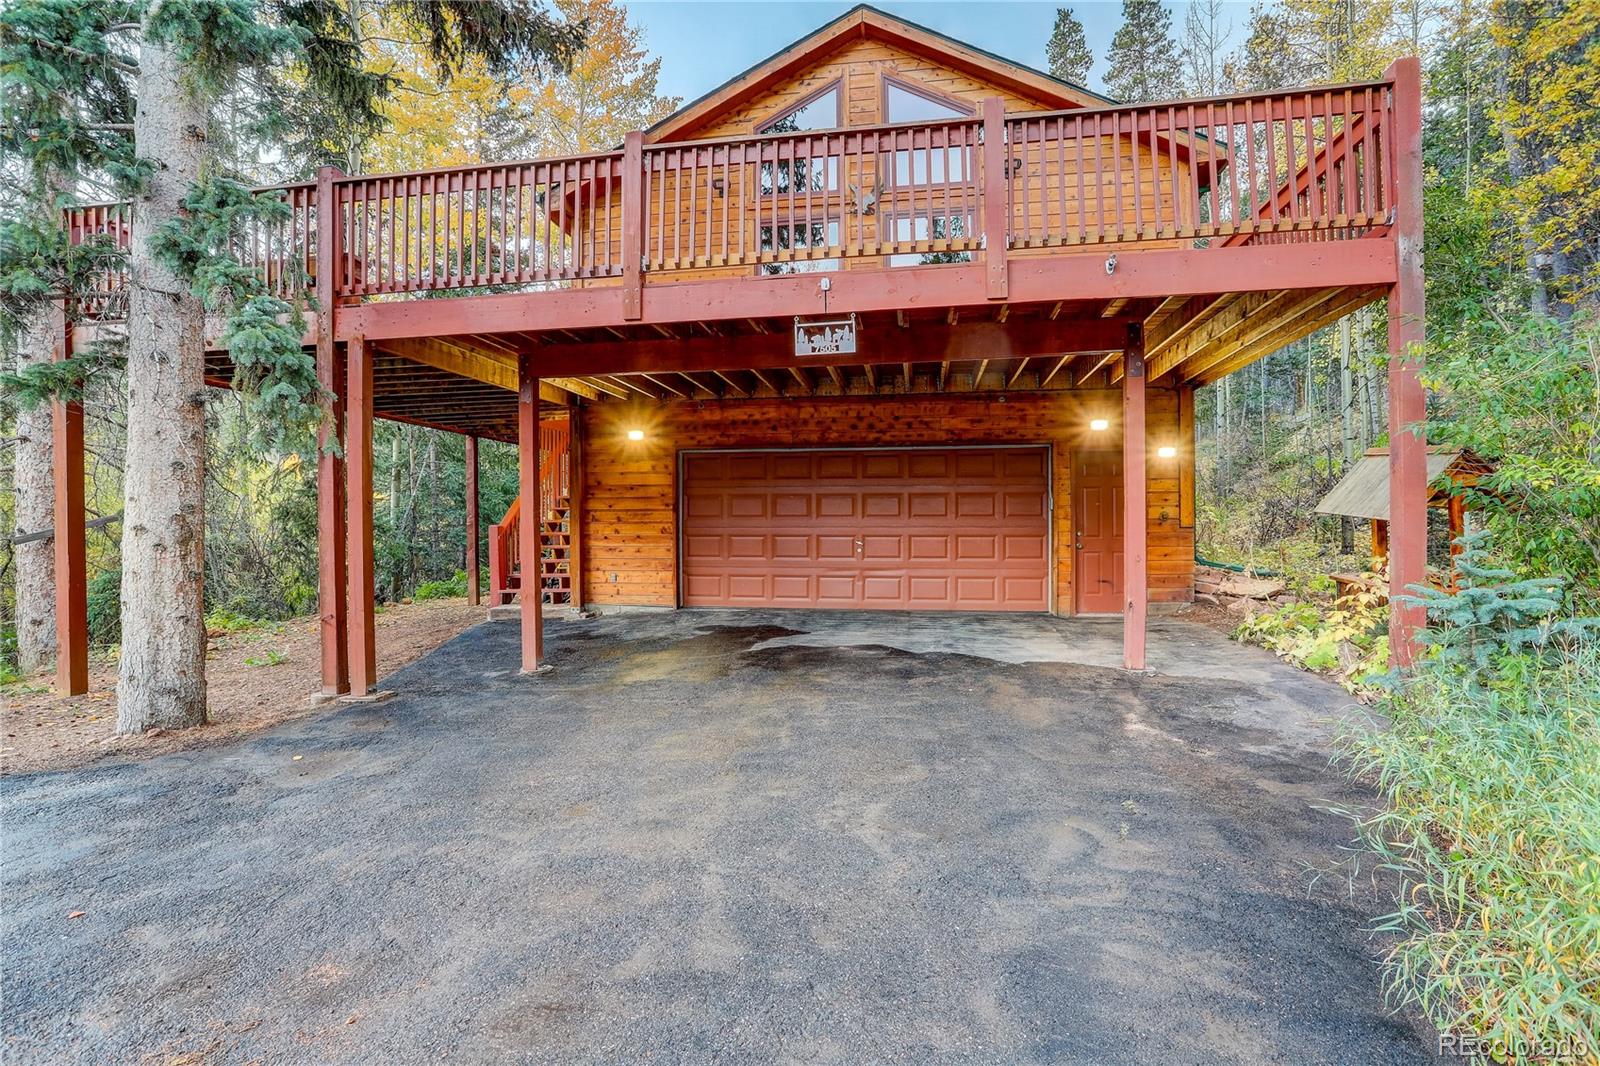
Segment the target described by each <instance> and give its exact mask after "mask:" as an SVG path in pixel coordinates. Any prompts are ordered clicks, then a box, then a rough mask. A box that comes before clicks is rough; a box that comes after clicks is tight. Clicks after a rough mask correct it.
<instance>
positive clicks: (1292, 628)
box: [1233, 592, 1389, 695]
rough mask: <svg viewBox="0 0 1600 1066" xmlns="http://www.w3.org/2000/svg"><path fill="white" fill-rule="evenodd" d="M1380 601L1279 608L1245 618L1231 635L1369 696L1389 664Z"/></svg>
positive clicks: (1360, 597) (1364, 598) (1358, 598)
mask: <svg viewBox="0 0 1600 1066" xmlns="http://www.w3.org/2000/svg"><path fill="white" fill-rule="evenodd" d="M1380 599H1381V597H1379V596H1378V595H1376V594H1374V593H1370V592H1364V593H1358V594H1356V595H1354V596H1349V597H1346V598H1345V599H1343V600H1339V601H1338V602H1336V603H1332V604H1323V603H1318V602H1313V601H1296V602H1294V603H1288V604H1283V605H1281V606H1278V607H1274V608H1270V609H1268V610H1265V611H1262V612H1261V613H1259V614H1255V615H1252V616H1251V617H1248V618H1246V619H1245V620H1244V621H1243V622H1241V623H1240V624H1239V627H1238V628H1237V629H1236V630H1234V634H1233V635H1234V637H1235V639H1238V640H1243V641H1247V642H1249V643H1251V644H1259V645H1261V646H1262V647H1264V648H1266V649H1268V650H1269V651H1272V652H1273V653H1275V654H1277V655H1279V656H1280V657H1282V658H1284V659H1286V660H1288V661H1289V662H1291V663H1294V664H1295V665H1296V666H1300V667H1303V668H1304V669H1306V670H1312V671H1315V672H1317V673H1325V674H1332V675H1334V679H1335V680H1337V681H1338V682H1339V683H1340V684H1341V685H1343V686H1344V687H1345V688H1346V689H1347V690H1349V691H1350V692H1353V693H1357V694H1366V695H1370V694H1372V693H1373V692H1374V691H1375V689H1374V683H1375V682H1376V680H1377V679H1378V678H1379V677H1380V676H1382V675H1383V674H1384V672H1385V671H1386V670H1387V669H1388V664H1389V636H1388V608H1387V606H1386V605H1384V604H1383V603H1381V602H1380Z"/></svg>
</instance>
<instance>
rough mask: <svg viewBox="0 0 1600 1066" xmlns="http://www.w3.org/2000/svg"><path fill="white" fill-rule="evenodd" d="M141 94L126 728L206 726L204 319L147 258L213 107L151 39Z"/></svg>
mask: <svg viewBox="0 0 1600 1066" xmlns="http://www.w3.org/2000/svg"><path fill="white" fill-rule="evenodd" d="M138 96H139V112H138V115H137V117H136V118H135V120H134V140H135V142H136V143H137V144H138V146H139V156H140V158H142V159H147V160H150V161H151V162H152V164H153V165H154V170H153V171H152V173H151V175H150V180H149V182H148V184H147V186H146V188H145V189H144V191H143V192H142V193H141V194H140V195H139V196H137V197H136V198H135V199H134V201H133V248H132V252H131V254H130V257H129V272H130V280H129V300H128V444H127V459H126V472H125V474H124V478H123V497H124V502H123V532H122V663H121V669H120V676H119V678H118V681H117V732H119V733H138V732H143V731H144V730H146V729H150V728H152V727H155V726H160V727H162V728H164V729H171V728H181V727H184V726H193V725H199V724H201V723H202V722H204V721H205V719H206V680H205V645H206V637H205V605H204V587H205V581H204V560H205V550H204V532H205V402H206V389H205V352H204V348H203V346H202V340H201V337H202V329H203V327H204V325H205V316H204V311H203V310H202V308H201V304H200V301H199V299H197V298H196V297H195V296H194V295H193V294H192V293H190V291H189V286H188V285H187V284H186V283H185V282H184V281H183V280H182V279H181V278H179V277H178V276H177V275H176V274H174V273H173V272H172V271H171V270H170V269H169V268H167V267H166V266H164V265H162V264H161V263H159V262H157V261H156V260H155V258H154V257H153V256H152V255H151V254H150V252H149V240H150V235H151V234H152V232H154V231H155V230H156V228H157V227H159V226H161V225H162V224H163V223H165V222H167V221H169V220H171V219H174V218H177V217H178V215H179V204H180V203H181V201H182V199H183V197H184V195H185V194H186V193H187V192H188V191H189V189H190V187H191V186H192V185H193V184H194V183H195V182H196V181H198V180H199V178H200V169H201V164H202V158H203V155H204V152H205V142H206V108H205V106H204V104H203V103H202V102H201V101H200V100H198V99H196V98H195V97H194V96H193V95H192V94H191V93H190V91H189V89H188V87H187V85H186V84H185V82H184V79H183V72H182V69H181V67H180V64H179V61H178V57H177V55H176V54H175V53H174V52H173V50H172V49H171V48H170V47H169V46H167V45H165V44H161V43H158V42H154V41H152V40H151V39H150V38H149V36H148V35H147V36H146V38H145V41H144V43H143V44H142V46H141V47H140V52H139V78H138Z"/></svg>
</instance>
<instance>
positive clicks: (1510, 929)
mask: <svg viewBox="0 0 1600 1066" xmlns="http://www.w3.org/2000/svg"><path fill="white" fill-rule="evenodd" d="M1380 710H1381V711H1382V712H1383V713H1384V714H1386V715H1387V716H1388V719H1389V721H1388V723H1387V725H1386V726H1385V725H1380V724H1377V723H1373V724H1369V725H1366V726H1362V727H1358V728H1357V729H1356V730H1355V731H1354V732H1352V733H1350V734H1349V735H1347V736H1346V737H1345V740H1344V744H1343V752H1344V759H1345V762H1346V765H1347V767H1348V768H1349V769H1350V770H1351V771H1352V772H1353V773H1354V774H1356V775H1358V776H1360V777H1362V778H1365V779H1368V780H1372V781H1374V782H1376V784H1377V787H1378V789H1379V791H1380V792H1381V794H1382V797H1383V800H1384V801H1385V802H1384V803H1383V805H1382V806H1381V808H1380V809H1378V810H1376V811H1365V812H1360V813H1357V814H1356V815H1355V816H1354V817H1355V824H1356V828H1357V836H1358V840H1359V843H1360V844H1361V845H1362V846H1363V848H1364V850H1366V851H1369V852H1370V853H1372V854H1373V855H1375V856H1376V859H1377V864H1378V865H1377V869H1378V870H1379V871H1380V873H1381V874H1382V875H1384V876H1385V877H1388V878H1392V879H1393V881H1392V883H1393V885H1394V888H1395V891H1396V899H1397V902H1398V905H1397V909H1396V910H1395V911H1394V912H1393V913H1392V914H1389V915H1388V916H1386V917H1385V918H1383V919H1381V921H1380V923H1379V928H1380V930H1381V931H1382V932H1385V933H1388V934H1392V935H1393V936H1394V937H1395V938H1396V941H1395V943H1394V946H1393V947H1392V949H1391V950H1390V951H1389V953H1388V955H1387V958H1386V960H1385V983H1386V989H1387V992H1388V993H1389V995H1390V997H1391V1001H1392V1002H1393V1003H1395V1004H1396V1005H1400V1004H1415V1005H1417V1006H1419V1007H1420V1008H1421V1009H1422V1010H1423V1011H1424V1012H1425V1013H1426V1014H1427V1015H1428V1016H1429V1017H1430V1018H1431V1019H1432V1020H1433V1021H1434V1023H1435V1024H1436V1025H1437V1026H1438V1027H1439V1028H1440V1030H1441V1032H1455V1033H1468V1034H1475V1035H1477V1036H1480V1037H1483V1038H1484V1039H1485V1040H1487V1041H1491V1042H1499V1043H1502V1044H1504V1045H1505V1046H1506V1047H1507V1048H1510V1049H1512V1052H1511V1053H1510V1054H1509V1055H1508V1056H1507V1059H1508V1060H1511V1061H1526V1060H1527V1059H1529V1058H1535V1057H1537V1056H1536V1055H1529V1054H1527V1053H1526V1051H1525V1052H1524V1053H1523V1054H1517V1053H1516V1050H1515V1049H1517V1048H1523V1049H1529V1048H1536V1047H1538V1046H1539V1045H1544V1046H1546V1047H1553V1046H1557V1045H1560V1044H1562V1043H1563V1042H1564V1043H1565V1045H1566V1046H1567V1047H1568V1048H1573V1047H1576V1048H1577V1049H1579V1050H1578V1051H1577V1056H1576V1060H1575V1061H1580V1062H1595V1061H1600V1060H1597V1058H1596V1056H1597V1055H1600V648H1597V647H1596V646H1595V645H1594V644H1593V643H1590V644H1589V645H1588V646H1587V647H1577V648H1572V649H1569V650H1568V651H1566V652H1563V653H1560V654H1558V655H1555V656H1553V657H1552V656H1548V655H1546V656H1534V655H1505V656H1501V657H1498V658H1497V659H1496V661H1495V663H1494V664H1493V665H1492V666H1491V667H1489V668H1487V669H1486V668H1484V667H1483V666H1478V665H1473V664H1468V663H1462V662H1455V663H1450V662H1438V661H1436V662H1434V663H1432V664H1431V665H1429V666H1428V667H1425V668H1424V669H1422V670H1421V671H1419V672H1418V673H1417V674H1416V675H1415V676H1414V677H1413V678H1411V679H1410V680H1408V681H1406V682H1405V683H1404V684H1403V685H1401V686H1400V687H1398V688H1396V689H1395V690H1393V692H1392V693H1391V694H1390V695H1389V696H1388V697H1387V698H1386V699H1385V700H1384V701H1383V703H1382V704H1381V706H1380ZM1564 1061H1574V1060H1572V1059H1567V1060H1564Z"/></svg>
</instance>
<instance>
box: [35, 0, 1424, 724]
mask: <svg viewBox="0 0 1600 1066" xmlns="http://www.w3.org/2000/svg"><path fill="white" fill-rule="evenodd" d="M1420 115H1421V110H1420V86H1419V70H1418V64H1417V62H1416V61H1415V60H1414V59H1406V60H1401V61H1399V62H1397V63H1396V64H1394V66H1393V67H1391V68H1390V70H1389V71H1388V72H1387V73H1386V75H1385V76H1384V78H1383V79H1381V80H1380V81H1376V82H1371V83H1361V84H1351V85H1337V86H1319V87H1315V88H1301V89H1293V90H1285V91H1278V92H1269V93H1257V94H1248V95H1237V96H1228V97H1221V98H1214V99H1205V100H1177V101H1170V102H1161V103H1154V104H1138V105H1119V104H1116V103H1113V102H1112V101H1109V100H1105V99H1103V98H1101V97H1098V96H1096V95H1094V94H1093V93H1090V92H1088V91H1087V90H1085V89H1082V88H1080V87H1078V86H1075V85H1070V84H1067V83H1065V82H1062V81H1060V80H1057V79H1055V78H1053V77H1050V76H1048V75H1046V74H1043V73H1040V72H1038V71H1035V70H1031V69H1029V68H1027V67H1024V66H1022V65H1019V64H1017V63H1014V62H1011V61H1009V60H1006V59H1003V58H1001V57H999V56H995V55H991V54H989V53H986V52H983V51H980V50H978V49H975V48H972V47H970V46H968V45H965V44H963V43H961V42H959V41H955V40H952V39H950V38H948V37H945V36H943V35H940V34H938V33H935V32H933V31H930V30H928V29H925V28H922V27H920V26H916V25H913V24H911V23H909V22H906V21H904V20H902V19H899V18H895V17H891V16H889V15H886V14H884V13H882V12H879V11H877V10H875V9H873V8H870V7H858V8H856V9H854V10H852V11H850V12H848V13H847V14H845V15H844V16H842V17H840V18H838V19H836V20H835V21H833V22H831V23H829V24H827V25H826V26H823V27H822V28H820V29H818V30H817V31H816V32H814V33H812V34H811V35H810V36H808V37H806V38H804V39H803V40H800V41H798V42H796V43H795V44H793V45H792V46H790V47H789V48H787V49H785V50H783V51H782V52H780V53H778V54H776V55H774V56H772V57H771V58H769V59H767V60H764V61H762V62H761V63H759V64H757V65H756V66H754V67H751V68H750V69H749V70H746V71H744V72H743V73H741V74H738V75H736V76H735V77H733V78H731V79H730V80H729V81H727V82H726V83H724V84H723V85H722V86H720V87H719V88H717V89H716V90H714V91H713V92H710V93H708V94H707V95H705V96H704V97H702V98H700V99H698V100H695V101H694V102H692V103H690V104H688V105H686V106H685V107H683V108H682V109H681V110H679V111H678V112H677V113H676V114H674V115H672V116H671V117H669V118H667V119H665V120H664V121H662V122H661V123H659V124H658V125H656V126H655V127H653V128H651V129H648V130H641V131H636V132H633V133H630V134H628V135H627V137H626V139H625V140H624V142H623V143H622V144H621V145H619V146H618V147H617V148H616V149H615V150H613V151H609V152H602V153H598V154H593V155H586V156H581V157H573V158H556V159H540V160H535V161H530V162H508V163H484V164H481V165H471V166H463V167H454V168H449V169H444V170H432V171H422V172H415V173H404V174H387V175H349V176H347V175H345V174H343V173H340V172H339V171H337V170H335V169H332V168H325V169H324V170H322V171H321V172H320V173H319V174H318V175H317V178H316V180H315V181H314V182H307V183H303V184H296V185H290V186H287V187H283V188H281V189H279V190H274V192H275V194H276V195H279V196H281V197H282V198H283V199H284V201H285V202H286V203H287V204H288V206H289V211H288V217H287V218H286V219H284V220H281V221H275V222H273V223H271V224H261V225H257V226H254V227H253V228H251V229H249V230H248V231H246V232H242V233H240V234H239V235H238V238H237V246H236V249H235V250H236V252H237V253H238V254H239V255H240V256H241V257H242V259H243V260H244V261H245V262H249V263H253V264H255V265H257V266H258V267H259V269H260V270H261V271H262V272H263V275H264V276H265V277H266V278H267V280H268V282H269V283H270V284H271V285H272V287H273V288H274V290H275V291H278V292H280V293H281V294H282V295H284V296H285V297H286V298H289V299H302V298H304V300H305V302H306V304H307V305H308V306H309V307H311V308H313V309H314V310H313V312H312V313H311V314H310V315H309V316H308V320H309V321H311V322H312V323H313V325H312V328H311V330H310V332H309V333H308V337H307V345H308V347H314V349H315V351H316V358H317V365H318V368H319V374H320V377H321V380H322V382H323V384H324V385H325V386H326V388H327V390H328V394H329V396H330V400H329V418H328V422H327V425H326V427H325V429H324V434H325V435H326V434H330V433H331V434H334V435H336V436H337V438H338V440H339V441H340V443H341V444H342V451H341V452H340V453H339V454H337V455H336V454H333V453H331V452H330V453H327V454H324V455H323V457H322V459H321V465H320V468H319V480H318V485H319V496H320V537H321V559H322V574H321V587H320V594H321V604H322V608H321V611H322V622H323V680H324V688H325V691H326V692H327V693H330V694H333V693H344V692H352V693H355V694H361V693H364V692H366V691H368V690H369V689H371V688H372V687H373V685H374V684H375V682H376V676H375V667H374V658H373V618H372V615H373V558H372V502H371V501H372V473H371V469H372V466H371V427H372V419H373V418H390V419H398V420H403V421H408V422H413V423H417V424H420V425H426V426H433V427H437V428H440V429H445V430H450V431H453V432H459V433H462V434H465V435H467V437H468V442H469V443H468V455H469V463H470V467H469V471H468V475H469V488H468V492H469V509H470V515H469V522H470V524H471V525H472V535H471V536H470V537H469V543H470V545H471V546H470V548H469V559H468V570H469V572H470V573H471V574H472V580H473V595H474V598H476V597H477V595H478V590H477V588H476V585H477V573H478V564H479V561H478V559H477V554H478V536H477V522H478V516H477V514H476V484H475V471H476V444H477V441H478V439H480V438H488V439H492V440H500V441H508V442H514V443H516V444H518V446H519V447H520V449H521V451H520V455H521V464H520V466H521V482H522V495H521V498H520V499H519V501H518V503H517V504H516V505H515V506H513V508H512V509H511V512H510V513H508V514H507V515H505V516H503V517H502V518H501V519H500V521H498V522H496V523H495V524H494V525H493V526H492V527H491V530H490V536H489V540H488V551H489V556H490V559H489V564H490V574H491V578H490V588H489V589H488V590H487V591H488V595H489V598H490V600H491V602H493V603H501V602H506V601H509V600H511V599H514V598H520V599H522V600H523V601H527V600H529V599H543V600H552V601H557V602H568V603H571V604H573V605H576V606H581V607H583V608H586V609H596V610H610V609H620V608H645V607H649V608H692V607H700V606H722V607H741V606H783V607H797V608H837V609H861V608H872V609H892V610H906V611H1035V612H1053V613H1056V614H1060V615H1076V614H1110V615H1121V616H1122V618H1123V622H1124V658H1125V663H1126V665H1127V666H1128V667H1129V668H1132V669H1142V668H1144V667H1145V665H1146V663H1145V647H1144V644H1145V640H1144V637H1145V619H1146V613H1147V609H1148V606H1147V605H1149V604H1157V605H1161V604H1172V603H1181V602H1183V601H1186V600H1188V599H1190V598H1191V596H1192V593H1193V572H1194V502H1195V501H1194V491H1195V490H1194V480H1195V479H1194V394H1195V389H1196V388H1198V387H1200V386H1202V385H1206V384H1209V383H1211V382H1214V381H1216V380H1217V379H1218V378H1220V377H1222V376H1223V375H1226V374H1228V373H1231V372H1232V371H1234V370H1237V369H1239V368H1240V367H1243V366H1245V365H1247V364H1249V363H1250V362H1252V361H1253V360H1255V359H1258V358H1260V357H1262V356H1264V355H1266V354H1268V353H1270V352H1272V351H1274V350H1276V349H1278V348H1280V347H1282V346H1283V345H1285V344H1287V343H1290V342H1292V341H1294V340H1296V339H1298V338H1300V337H1303V336H1305V335H1307V334H1309V333H1311V332H1312V331H1314V330H1317V329H1320V328H1322V327H1324V326H1326V325H1328V324H1330V323H1332V322H1334V321H1336V320H1337V319H1338V318H1339V317H1340V316H1342V315H1345V314H1348V313H1350V312H1351V311H1353V310H1355V309H1356V308H1358V307H1360V306H1362V305H1364V304H1366V303H1369V302H1371V301H1373V300H1376V299H1378V298H1380V297H1388V299H1389V308H1390V316H1391V330H1390V338H1391V350H1392V352H1393V353H1394V354H1395V355H1396V356H1400V357H1399V358H1394V359H1393V360H1392V364H1393V365H1392V368H1391V382H1390V387H1391V390H1392V391H1391V395H1392V401H1391V409H1392V412H1393V418H1394V427H1395V429H1394V439H1395V441H1396V446H1395V448H1394V449H1393V452H1392V455H1391V458H1390V462H1391V464H1392V467H1393V477H1392V478H1391V482H1390V483H1391V487H1392V490H1393V492H1394V504H1393V508H1392V516H1391V521H1392V527H1393V530H1394V535H1393V536H1392V538H1391V560H1392V572H1393V575H1394V581H1395V582H1397V583H1399V584H1401V585H1404V584H1406V583H1409V582H1412V581H1416V580H1420V579H1421V576H1422V567H1423V555H1422V548H1423V539H1422V536H1421V532H1420V531H1422V530H1423V529H1424V528H1425V522H1424V514H1423V505H1424V502H1425V500H1426V493H1425V491H1424V490H1423V483H1424V480H1425V475H1424V463H1423V459H1424V456H1423V451H1422V442H1421V441H1420V440H1419V439H1418V438H1417V437H1416V436H1415V435H1413V434H1411V433H1409V432H1404V433H1403V432H1401V428H1402V427H1404V426H1407V425H1410V424H1412V423H1416V422H1420V420H1421V417H1422V393H1421V387H1420V385H1419V383H1418V381H1417V376H1416V372H1417V366H1416V364H1415V362H1414V361H1412V360H1411V359H1408V358H1404V356H1406V355H1407V354H1408V347H1407V346H1408V345H1410V344H1411V343H1413V342H1415V341H1417V340H1418V339H1420V331H1421V325H1420V322H1421V311H1422V284H1421V276H1420V237H1421V228H1420V227H1421V199H1420V197H1421V184H1422V178H1421V162H1420V121H1421V118H1420ZM126 219H127V208H126V207H125V206H119V205H104V206H90V207H80V208H73V209H70V210H69V212H68V217H67V224H68V225H69V226H70V227H71V231H72V233H73V236H74V239H79V240H83V239H92V238H94V237H95V235H101V236H100V238H99V239H112V240H116V241H119V242H122V243H126V241H127V239H128V237H127V223H126ZM120 284H121V282H120V279H119V278H117V277H115V276H108V277H107V279H106V280H105V284H104V286H103V289H104V291H103V293H102V294H101V295H100V296H99V297H97V298H96V299H95V300H91V301H89V302H88V304H86V305H84V306H82V307H80V308H79V309H78V311H77V313H76V314H75V315H74V316H72V317H73V321H72V324H71V325H70V327H68V326H65V325H64V329H63V340H62V349H63V351H66V350H68V349H69V348H70V346H71V345H72V344H75V343H82V342H83V340H84V337H85V334H92V332H93V330H94V329H95V328H96V325H97V323H98V322H99V321H103V320H105V319H107V318H111V317H114V316H115V314H116V306H117V299H116V291H117V289H118V287H119V285H120ZM208 371H209V374H210V377H211V381H212V383H213V384H218V385H226V384H227V383H228V382H229V380H230V378H231V374H232V368H231V365H230V364H229V361H228V353H227V352H226V351H224V350H216V351H214V352H212V353H211V356H210V362H209V366H208ZM57 441H58V448H57V460H56V462H57V481H56V484H57V486H58V503H57V521H56V528H57V529H58V530H68V531H71V530H77V531H79V533H78V535H77V536H76V537H74V536H71V535H68V536H63V537H61V538H58V546H57V552H58V560H59V562H58V566H57V575H58V580H59V581H60V582H61V603H62V606H63V609H62V610H61V611H60V618H61V631H62V641H61V648H62V656H61V661H62V667H61V669H62V679H61V680H62V687H63V689H64V690H66V691H80V690H81V688H82V686H83V683H84V679H85V678H86V672H85V671H84V667H83V655H84V651H83V649H84V623H83V616H84V609H83V601H82V588H83V586H82V581H83V556H82V536H81V529H82V518H83V514H82V474H81V470H82V467H81V463H82V423H81V413H80V412H77V411H76V410H75V408H74V407H73V405H71V404H62V405H58V408H57ZM525 501H531V503H530V502H525ZM529 560H534V563H533V564H532V565H531V566H530V565H529V563H528V561H529ZM530 590H531V591H530ZM1408 610H1409V609H1408V608H1405V607H1397V608H1396V615H1397V617H1396V628H1395V632H1396V633H1397V634H1398V638H1397V641H1396V647H1397V648H1398V649H1399V652H1400V655H1401V656H1402V657H1404V656H1406V655H1407V654H1408V653H1409V647H1410V645H1409V643H1408V634H1409V633H1410V631H1411V629H1410V627H1411V626H1412V625H1413V624H1414V621H1415V619H1414V617H1412V616H1411V615H1408V614H1407V613H1406V612H1407V611H1408ZM521 625H522V631H523V645H522V647H523V652H522V660H523V661H522V665H523V668H524V670H528V671H533V670H536V669H538V668H539V667H540V665H541V658H542V654H543V646H542V633H543V628H542V622H541V612H540V611H529V610H523V612H522V615H521Z"/></svg>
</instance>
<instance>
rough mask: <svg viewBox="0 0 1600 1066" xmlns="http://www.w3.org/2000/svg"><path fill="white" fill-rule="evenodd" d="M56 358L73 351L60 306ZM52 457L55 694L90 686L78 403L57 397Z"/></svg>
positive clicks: (81, 691) (77, 692) (55, 325)
mask: <svg viewBox="0 0 1600 1066" xmlns="http://www.w3.org/2000/svg"><path fill="white" fill-rule="evenodd" d="M52 325H53V328H54V330H55V335H56V346H55V361H56V362H58V363H59V362H63V361H65V360H66V359H67V358H69V357H70V356H71V354H72V333H71V330H70V328H69V327H68V325H67V317H66V312H65V309H57V310H56V311H55V312H54V316H53V318H52ZM50 416H51V417H50V421H51V430H52V437H53V441H52V448H51V461H52V465H53V466H54V468H55V469H54V471H53V477H54V478H55V514H54V516H53V519H52V521H53V522H54V525H55V532H54V536H55V555H56V559H55V562H56V694H57V695H58V696H81V695H83V694H84V693H85V692H88V691H89V574H88V555H87V552H86V550H85V549H86V545H85V542H84V531H85V528H86V527H85V526H84V509H83V404H82V403H78V402H71V403H66V402H63V401H61V400H56V401H55V402H54V403H52V404H51V406H50Z"/></svg>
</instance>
